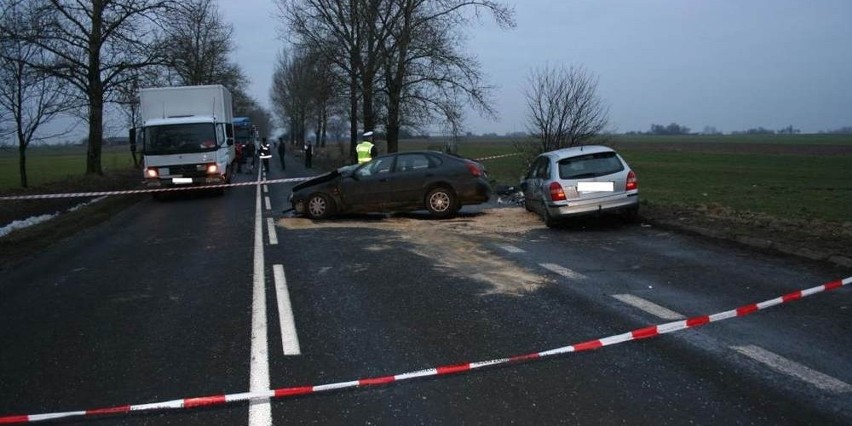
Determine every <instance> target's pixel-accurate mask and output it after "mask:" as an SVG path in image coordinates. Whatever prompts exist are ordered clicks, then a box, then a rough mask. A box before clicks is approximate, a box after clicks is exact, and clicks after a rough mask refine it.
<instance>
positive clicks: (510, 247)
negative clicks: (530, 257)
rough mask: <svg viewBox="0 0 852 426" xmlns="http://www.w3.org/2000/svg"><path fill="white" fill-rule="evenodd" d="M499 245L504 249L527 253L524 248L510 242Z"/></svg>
mask: <svg viewBox="0 0 852 426" xmlns="http://www.w3.org/2000/svg"><path fill="white" fill-rule="evenodd" d="M499 247H500V248H501V249H503V250H506V251H507V252H509V253H525V252H524V249H521V248H518V247H515V246H513V245H509V244H501V245H500V246H499Z"/></svg>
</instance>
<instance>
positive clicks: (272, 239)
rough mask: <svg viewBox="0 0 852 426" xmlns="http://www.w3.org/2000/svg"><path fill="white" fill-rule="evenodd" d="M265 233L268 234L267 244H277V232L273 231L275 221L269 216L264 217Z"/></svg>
mask: <svg viewBox="0 0 852 426" xmlns="http://www.w3.org/2000/svg"><path fill="white" fill-rule="evenodd" d="M266 233H267V234H269V245H271V246H274V245H278V234H277V233H276V232H275V221H274V220H273V219H272V218H271V217H268V218H266Z"/></svg>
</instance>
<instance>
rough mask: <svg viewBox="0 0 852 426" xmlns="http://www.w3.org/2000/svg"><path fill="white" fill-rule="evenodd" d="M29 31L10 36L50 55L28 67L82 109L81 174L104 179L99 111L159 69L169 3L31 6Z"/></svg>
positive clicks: (41, 1) (47, 2)
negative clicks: (66, 90)
mask: <svg viewBox="0 0 852 426" xmlns="http://www.w3.org/2000/svg"><path fill="white" fill-rule="evenodd" d="M30 3H32V4H33V5H34V10H35V11H36V13H35V19H34V20H33V21H32V23H33V25H31V26H29V27H27V28H26V29H25V30H24V31H21V32H19V33H17V34H15V35H14V37H15V38H19V39H23V40H25V41H26V42H27V43H30V44H33V45H35V46H37V47H38V48H41V49H44V50H45V51H47V52H48V53H49V54H50V55H48V56H46V57H45V58H46V60H43V59H45V58H36V59H35V60H33V61H32V62H30V63H28V64H29V65H31V66H33V67H35V68H37V69H39V70H41V71H43V72H47V73H50V74H51V75H53V76H55V77H57V78H60V79H62V80H63V81H65V82H66V83H68V86H69V87H72V88H74V89H75V90H76V92H77V94H78V95H79V96H80V99H81V101H83V102H84V103H85V104H86V105H87V107H88V112H87V114H86V119H87V121H88V124H89V138H88V150H87V159H86V174H103V169H102V167H101V146H102V143H103V120H104V114H103V112H104V105H105V103H107V102H110V101H113V100H114V95H115V89H116V88H117V87H122V86H125V85H126V84H128V81H129V80H130V79H132V78H133V75H132V73H130V72H129V71H131V70H135V69H140V68H145V67H148V66H151V65H153V64H161V63H162V58H161V57H160V50H158V49H157V47H158V44H159V41H158V37H157V36H158V32H157V30H158V26H157V22H158V19H157V18H158V16H161V14H162V12H163V11H165V10H168V6H169V5H171V4H172V3H173V0H88V1H86V0H31V1H30Z"/></svg>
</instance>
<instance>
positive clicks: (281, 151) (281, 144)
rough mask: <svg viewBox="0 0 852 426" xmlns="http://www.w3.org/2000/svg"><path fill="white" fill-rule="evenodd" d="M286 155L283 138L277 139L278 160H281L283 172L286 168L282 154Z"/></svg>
mask: <svg viewBox="0 0 852 426" xmlns="http://www.w3.org/2000/svg"><path fill="white" fill-rule="evenodd" d="M285 153H286V149H285V148H284V138H279V139H278V159H280V160H281V170H285V169H286V168H287V166H286V165H285V164H284V154H285Z"/></svg>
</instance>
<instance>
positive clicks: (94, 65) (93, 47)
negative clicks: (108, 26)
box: [86, 0, 104, 175]
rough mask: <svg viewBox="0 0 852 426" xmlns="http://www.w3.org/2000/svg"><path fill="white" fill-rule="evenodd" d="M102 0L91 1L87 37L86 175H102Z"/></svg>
mask: <svg viewBox="0 0 852 426" xmlns="http://www.w3.org/2000/svg"><path fill="white" fill-rule="evenodd" d="M103 12H104V4H103V0H93V1H92V32H91V34H90V36H89V75H88V80H89V90H88V92H89V93H87V95H88V96H89V148H88V151H87V152H86V174H87V175H93V174H97V175H103V174H104V171H103V169H102V168H101V144H102V143H103V136H104V88H103V81H102V80H101V45H102V43H103V38H102V37H103V31H102V30H103V28H102V27H103Z"/></svg>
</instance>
